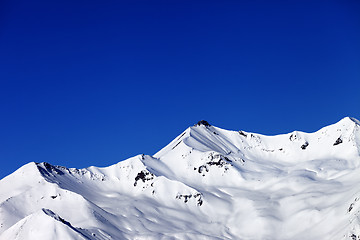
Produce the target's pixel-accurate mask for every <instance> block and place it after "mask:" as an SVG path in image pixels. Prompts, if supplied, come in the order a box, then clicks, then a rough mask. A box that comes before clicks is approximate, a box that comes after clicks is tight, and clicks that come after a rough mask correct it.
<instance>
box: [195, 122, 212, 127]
mask: <svg viewBox="0 0 360 240" xmlns="http://www.w3.org/2000/svg"><path fill="white" fill-rule="evenodd" d="M201 125H203V126H205V127H210V126H211V125H210V123H208V122H207V121H205V120H201V121H198V123H197V124H195V125H194V126H201Z"/></svg>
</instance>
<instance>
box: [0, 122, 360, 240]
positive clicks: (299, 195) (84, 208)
mask: <svg viewBox="0 0 360 240" xmlns="http://www.w3.org/2000/svg"><path fill="white" fill-rule="evenodd" d="M359 129H360V122H359V121H358V120H356V119H354V118H348V117H347V118H344V119H342V120H340V121H339V122H338V123H335V124H333V125H330V126H327V127H324V128H322V129H320V130H318V131H316V132H314V133H304V132H299V131H294V132H291V133H288V134H281V135H276V136H265V135H261V134H256V133H250V132H245V131H229V130H224V129H221V128H218V127H215V126H212V125H210V124H209V123H208V122H206V121H204V120H202V121H200V122H198V123H197V124H195V125H194V126H192V127H189V128H188V129H186V130H185V131H184V132H183V133H181V134H180V135H179V136H178V137H176V138H175V139H174V140H173V141H172V142H170V143H169V144H168V145H167V146H165V147H164V148H163V149H161V150H160V151H159V152H157V153H156V154H155V155H154V156H149V155H138V156H135V157H133V158H130V159H127V160H125V161H122V162H119V163H117V164H115V165H112V166H109V167H105V168H98V167H88V168H85V169H75V168H66V167H61V166H53V165H51V164H49V163H34V162H32V163H29V164H27V165H25V166H23V167H21V168H20V169H18V170H17V171H15V172H14V173H13V174H11V175H9V176H7V177H5V178H4V179H2V180H1V181H0V239H284V240H285V239H360V220H359V213H360V201H359V199H360V188H359V187H358V182H359V181H360V130H359Z"/></svg>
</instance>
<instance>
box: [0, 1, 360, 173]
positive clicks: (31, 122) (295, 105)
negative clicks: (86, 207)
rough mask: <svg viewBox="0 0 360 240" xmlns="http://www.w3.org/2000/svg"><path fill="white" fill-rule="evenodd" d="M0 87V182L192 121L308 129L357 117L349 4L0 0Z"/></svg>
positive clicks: (357, 52) (141, 146)
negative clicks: (28, 166) (33, 166)
mask: <svg viewBox="0 0 360 240" xmlns="http://www.w3.org/2000/svg"><path fill="white" fill-rule="evenodd" d="M0 83H1V85H0V161H1V169H0V178H2V177H4V176H6V175H8V174H10V173H11V172H13V171H15V170H16V169H17V168H19V167H20V166H22V165H23V164H25V163H28V162H30V161H37V162H42V161H47V162H50V163H52V164H57V165H64V166H67V167H77V168H81V167H87V166H90V165H95V166H108V165H111V164H114V163H117V162H119V161H121V160H124V159H126V158H129V157H131V156H134V155H137V154H141V153H144V154H154V153H155V152H157V151H158V150H160V149H161V148H162V147H164V146H165V145H166V144H167V143H169V142H170V141H171V140H172V139H173V138H175V137H176V136H177V135H178V134H180V133H181V132H182V131H183V130H184V129H186V128H187V127H188V126H190V125H193V124H195V123H196V122H197V121H199V120H201V119H205V120H207V121H208V122H210V123H211V124H213V125H215V126H218V127H222V128H225V129H232V130H240V129H242V130H245V131H252V132H258V133H263V134H280V133H287V132H290V131H293V130H301V131H306V132H312V131H316V130H317V129H319V128H321V127H323V126H325V125H328V124H332V123H335V122H337V121H338V120H340V119H341V118H342V117H345V116H353V117H355V118H358V119H359V118H360V111H359V110H360V109H359V106H360V2H359V1H347V0H339V1H332V0H326V1H316V0H313V1H304V0H301V1H130V0H129V1H121V0H120V1H85V0H84V1H76V0H72V1H45V0H44V1H38V0H34V1H28V0H3V1H1V3H0Z"/></svg>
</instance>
